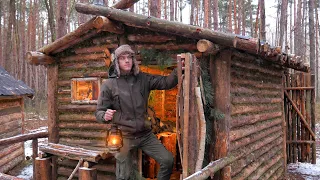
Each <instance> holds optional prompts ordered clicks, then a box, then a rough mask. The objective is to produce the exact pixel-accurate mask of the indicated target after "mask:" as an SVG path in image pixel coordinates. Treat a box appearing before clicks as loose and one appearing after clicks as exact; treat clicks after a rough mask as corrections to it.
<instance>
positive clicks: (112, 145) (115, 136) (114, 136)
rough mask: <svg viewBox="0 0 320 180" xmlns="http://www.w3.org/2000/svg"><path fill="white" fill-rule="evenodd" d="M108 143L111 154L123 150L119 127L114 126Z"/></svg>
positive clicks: (109, 134)
mask: <svg viewBox="0 0 320 180" xmlns="http://www.w3.org/2000/svg"><path fill="white" fill-rule="evenodd" d="M106 143H107V148H108V149H109V152H110V153H117V152H119V151H120V148H122V146H123V140H122V132H121V130H120V129H119V128H118V126H117V125H115V124H112V126H111V129H110V131H109V133H108V137H107V142H106Z"/></svg>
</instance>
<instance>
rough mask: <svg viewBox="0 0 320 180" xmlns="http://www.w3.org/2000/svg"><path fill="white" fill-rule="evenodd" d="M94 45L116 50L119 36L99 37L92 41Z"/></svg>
mask: <svg viewBox="0 0 320 180" xmlns="http://www.w3.org/2000/svg"><path fill="white" fill-rule="evenodd" d="M92 42H93V44H96V45H105V46H107V48H108V49H114V48H117V47H118V36H113V35H109V36H106V37H99V38H95V39H93V40H92Z"/></svg>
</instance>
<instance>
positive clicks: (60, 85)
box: [58, 80, 71, 89]
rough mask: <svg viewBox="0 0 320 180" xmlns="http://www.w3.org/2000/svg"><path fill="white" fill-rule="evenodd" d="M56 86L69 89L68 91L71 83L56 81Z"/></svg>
mask: <svg viewBox="0 0 320 180" xmlns="http://www.w3.org/2000/svg"><path fill="white" fill-rule="evenodd" d="M58 86H59V87H69V89H71V81H70V80H65V81H58Z"/></svg>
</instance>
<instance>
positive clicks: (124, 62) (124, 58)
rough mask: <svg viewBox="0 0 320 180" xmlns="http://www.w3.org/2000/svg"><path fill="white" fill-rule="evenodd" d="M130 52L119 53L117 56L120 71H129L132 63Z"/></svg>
mask: <svg viewBox="0 0 320 180" xmlns="http://www.w3.org/2000/svg"><path fill="white" fill-rule="evenodd" d="M132 58H133V57H132V54H129V53H127V54H121V55H120V56H119V57H118V61H119V68H120V71H121V72H122V73H125V74H126V73H129V72H130V71H131V69H132V64H133V62H132V61H133V60H132Z"/></svg>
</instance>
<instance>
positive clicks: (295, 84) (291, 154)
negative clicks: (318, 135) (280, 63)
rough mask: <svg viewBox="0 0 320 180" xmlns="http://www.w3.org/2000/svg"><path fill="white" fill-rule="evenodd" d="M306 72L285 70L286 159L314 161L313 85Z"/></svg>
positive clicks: (290, 161)
mask: <svg viewBox="0 0 320 180" xmlns="http://www.w3.org/2000/svg"><path fill="white" fill-rule="evenodd" d="M311 80H312V78H311V75H310V74H307V73H295V74H286V75H285V77H284V82H285V88H284V91H285V106H284V107H285V119H286V126H287V134H286V135H287V163H296V162H309V163H313V164H315V163H316V162H315V161H316V155H315V153H316V148H315V146H316V144H315V128H314V127H315V123H314V118H315V117H314V101H315V99H314V86H312V82H311Z"/></svg>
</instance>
